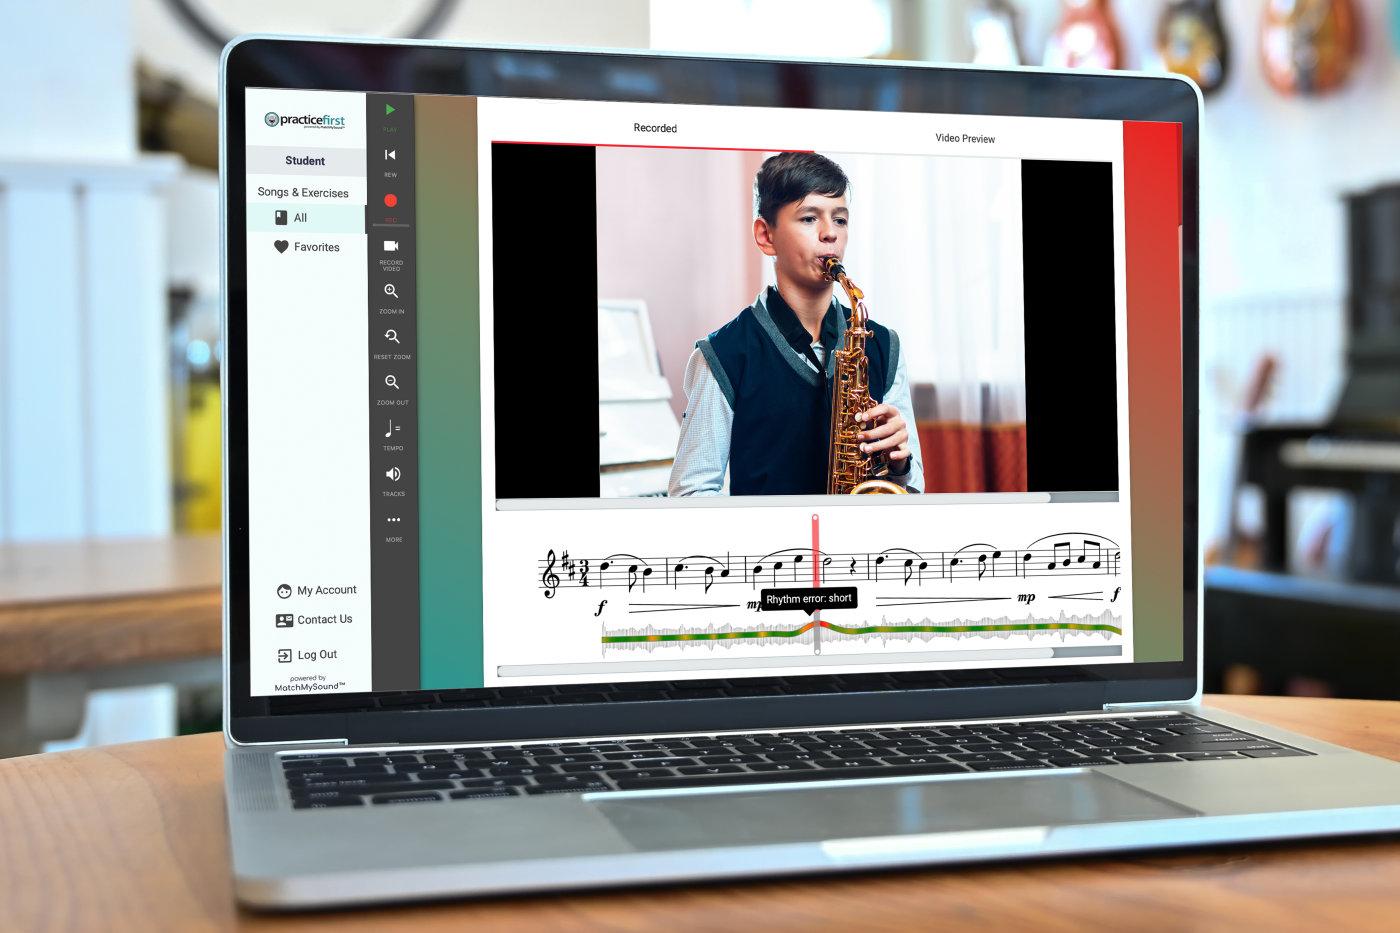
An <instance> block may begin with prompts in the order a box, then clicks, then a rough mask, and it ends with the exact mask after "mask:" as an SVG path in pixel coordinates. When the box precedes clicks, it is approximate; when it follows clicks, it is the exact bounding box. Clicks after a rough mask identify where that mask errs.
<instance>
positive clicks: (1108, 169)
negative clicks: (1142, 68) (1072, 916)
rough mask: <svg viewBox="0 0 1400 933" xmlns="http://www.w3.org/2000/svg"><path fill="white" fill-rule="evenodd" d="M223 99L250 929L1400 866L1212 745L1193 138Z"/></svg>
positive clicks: (1037, 113)
mask: <svg viewBox="0 0 1400 933" xmlns="http://www.w3.org/2000/svg"><path fill="white" fill-rule="evenodd" d="M221 81H222V90H221V93H222V105H221V113H222V120H223V124H222V130H223V135H222V145H223V152H222V160H221V167H222V172H221V180H222V185H223V195H224V203H223V238H224V247H225V249H224V262H225V278H224V282H225V292H224V299H225V302H226V313H225V317H224V331H223V393H224V394H223V406H224V418H225V421H224V424H225V447H224V450H225V473H224V475H225V477H226V482H225V492H226V499H225V503H226V513H225V514H226V516H227V518H226V522H225V532H224V534H225V556H226V569H225V578H224V579H225V594H224V595H225V598H224V606H225V631H224V644H225V661H226V679H225V683H226V697H225V700H226V703H225V735H226V739H227V744H228V751H227V756H226V775H227V776H226V781H227V804H228V819H229V828H230V835H231V839H232V853H233V858H232V863H233V871H234V874H235V876H236V890H237V895H238V897H239V899H240V900H241V901H242V902H244V903H245V904H248V905H250V906H254V907H260V908H268V909H290V908H314V907H331V906H346V905H355V904H368V903H384V902H393V901H402V900H409V899H425V898H444V897H455V896H469V895H497V894H506V893H519V892H527V891H545V890H557V889H567V888H579V887H592V886H601V885H637V884H657V883H683V882H693V881H698V880H714V879H726V878H753V877H756V876H764V875H784V874H798V873H818V872H834V871H847V870H853V869H871V868H879V867H907V866H912V865H934V864H952V863H960V862H967V861H971V860H989V859H1008V858H1031V857H1047V856H1059V855H1068V854H1079V853H1088V852H1103V851H1125V850H1134V849H1146V848H1152V847H1166V846H1181V845H1196V844H1210V843H1223V842H1239V841H1245V840H1264V839H1281V838H1293V837H1302V836H1312V835H1328V834H1341V833H1362V832H1377V831H1393V830H1396V829H1397V828H1400V765H1398V764H1395V763H1391V762H1388V761H1383V760H1380V759H1377V758H1374V757H1369V756H1366V755H1363V754H1359V753H1356V752H1352V751H1348V750H1345V749H1342V748H1338V747H1335V746H1331V745H1328V744H1325V743H1322V742H1318V741H1315V740H1313V739H1310V738H1306V737H1304V736H1300V735H1295V734H1292V733H1289V732H1286V731H1284V730H1281V729H1278V728H1275V727H1273V726H1269V725H1265V724H1262V723H1257V722H1252V721H1250V720H1247V719H1244V718H1242V717H1239V716H1236V715H1232V714H1229V713H1226V712H1221V711H1217V710H1212V709H1208V708H1203V707H1202V706H1201V705H1200V701H1201V663H1200V661H1201V656H1200V651H1201V588H1200V578H1201V556H1200V550H1199V547H1198V544H1197V515H1196V502H1197V484H1198V476H1197V468H1196V451H1197V443H1196V438H1197V399H1198V389H1197V378H1198V356H1197V349H1196V334H1197V324H1198V308H1199V290H1198V274H1197V270H1198V257H1199V253H1198V244H1199V216H1200V214H1199V206H1198V172H1199V151H1200V135H1201V132H1202V105H1201V98H1200V95H1199V93H1198V91H1197V89H1196V88H1195V86H1194V85H1192V84H1190V83H1189V82H1187V81H1185V80H1182V79H1179V78H1176V77H1172V76H1147V75H1139V74H1125V73H1085V72H1053V71H1043V70H1033V69H1026V70H1007V69H1001V70H998V69H986V68H974V67H954V66H931V65H924V64H915V63H905V62H876V61H861V62H835V61H816V60H807V61H769V60H763V59H757V58H743V57H706V56H696V55H667V54H660V53H654V52H607V51H580V50H566V49H538V48H507V47H462V46H454V45H443V44H430V43H420V42H413V43H396V42H379V41H374V42H369V41H349V40H334V41H331V40H327V41H320V40H308V39H287V38H276V37H253V38H246V39H242V40H239V41H237V42H235V43H233V44H231V45H230V46H229V47H228V48H227V49H226V51H225V53H224V57H223V64H222V70H221ZM872 484H873V485H872ZM867 492H869V493H874V494H863V493H867ZM855 493H862V494H855Z"/></svg>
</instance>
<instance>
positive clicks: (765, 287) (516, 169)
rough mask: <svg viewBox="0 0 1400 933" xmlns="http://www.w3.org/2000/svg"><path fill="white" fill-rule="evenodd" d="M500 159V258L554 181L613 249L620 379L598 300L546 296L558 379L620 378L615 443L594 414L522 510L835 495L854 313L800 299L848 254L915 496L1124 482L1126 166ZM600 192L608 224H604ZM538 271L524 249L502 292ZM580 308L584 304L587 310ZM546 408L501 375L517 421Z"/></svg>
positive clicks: (505, 321) (548, 148) (687, 153)
mask: <svg viewBox="0 0 1400 933" xmlns="http://www.w3.org/2000/svg"><path fill="white" fill-rule="evenodd" d="M493 153H494V163H495V165H496V171H495V173H494V175H493V185H494V189H495V201H496V205H497V207H496V213H495V216H494V225H495V231H494V233H495V240H496V242H497V243H514V242H518V241H519V240H520V239H521V236H522V234H524V232H525V231H524V230H522V229H520V228H521V227H523V226H526V222H525V219H524V218H525V215H526V214H529V213H531V212H530V211H528V210H527V209H526V204H527V203H528V202H529V200H530V197H531V195H530V192H529V190H528V187H529V182H528V178H530V177H534V178H568V179H569V183H570V189H571V192H572V193H571V194H570V196H569V199H568V200H569V208H568V209H569V211H570V212H571V213H572V214H574V215H575V216H574V220H575V222H576V224H577V228H576V229H573V230H571V231H570V233H569V237H570V240H571V242H574V243H576V244H577V248H578V255H577V261H578V262H579V263H582V262H585V261H586V255H587V253H588V252H590V251H592V252H596V256H597V265H596V289H597V298H596V313H597V329H596V342H597V358H596V367H597V368H596V370H594V371H590V370H591V369H592V364H593V362H594V360H593V359H591V358H588V357H586V356H585V355H584V353H583V350H582V344H583V343H584V342H586V341H587V340H588V338H589V337H591V336H595V333H590V331H591V328H590V327H589V326H588V325H589V324H590V323H591V322H590V321H589V320H588V318H589V316H590V315H589V309H588V308H586V307H584V306H583V305H582V302H584V301H588V300H589V296H588V295H587V294H585V293H584V290H583V289H581V288H580V289H572V290H568V289H565V290H561V291H556V292H553V293H551V294H548V295H546V294H543V293H541V294H539V297H540V298H544V299H546V300H545V301H543V302H542V307H545V306H547V307H548V312H547V314H545V315H544V320H546V321H547V320H560V321H562V320H564V319H567V321H568V323H567V325H562V324H561V325H559V326H552V325H546V326H545V327H544V328H543V332H540V331H535V332H533V333H532V341H533V342H547V343H549V344H551V350H552V351H553V352H552V353H549V351H546V352H547V353H549V355H550V357H551V359H553V360H555V361H558V362H559V363H560V365H561V366H562V367H563V368H562V370H561V369H556V368H555V367H554V366H551V367H550V368H549V369H547V370H545V371H543V372H542V373H541V375H542V376H548V377H549V378H548V379H547V380H546V381H547V382H548V383H549V384H550V385H551V386H553V385H559V384H562V383H567V384H569V385H570V386H571V388H573V387H575V386H576V387H577V388H578V389H579V390H582V388H583V386H584V385H586V384H596V385H597V387H598V388H597V393H598V396H597V411H596V419H597V420H596V432H595V431H594V425H593V423H592V415H593V412H592V411H585V410H584V409H583V407H582V406H581V405H579V404H577V403H576V400H573V399H571V401H570V418H571V419H572V420H574V421H576V422H577V423H578V424H577V426H576V429H575V430H574V431H573V432H572V435H571V438H572V439H573V441H574V444H571V445H570V448H569V451H568V453H567V455H566V456H565V457H564V458H563V459H562V460H561V461H560V462H559V464H558V467H557V468H556V469H554V470H553V471H552V474H553V475H552V478H551V482H550V483H549V484H545V485H540V484H535V483H532V482H529V481H528V480H527V479H526V474H524V473H522V472H521V471H520V470H517V469H510V468H509V467H508V464H507V463H505V462H502V463H500V464H499V465H498V470H497V489H496V493H497V497H498V498H502V499H509V498H534V497H547V498H557V497H563V496H571V497H591V496H601V497H608V498H611V497H646V496H650V497H662V496H670V497H695V496H720V495H804V494H805V495H812V494H825V493H827V491H828V472H829V464H828V448H829V446H830V428H829V426H830V424H831V423H832V421H831V419H832V411H831V404H832V399H831V395H832V388H831V385H832V382H833V377H834V375H835V368H836V367H835V361H834V360H833V351H836V350H839V349H842V347H843V346H844V341H843V340H842V337H843V335H844V334H845V332H846V331H847V330H848V329H850V328H849V325H850V316H851V307H850V298H849V294H848V293H847V292H846V291H845V289H844V288H843V287H833V286H832V285H830V284H827V285H826V287H827V288H828V289H829V290H830V292H831V293H832V298H831V304H830V307H828V308H826V309H824V312H823V311H822V309H816V311H815V312H814V311H813V310H812V309H804V310H805V311H806V314H807V318H806V320H805V321H804V320H802V319H800V318H799V316H798V314H797V313H796V312H795V311H794V310H793V309H792V307H791V306H790V303H789V302H788V301H787V300H785V299H784V293H785V292H786V293H787V294H788V295H789V296H792V297H794V303H799V304H800V303H801V301H802V300H803V298H804V296H805V295H806V294H807V293H809V292H815V291H817V290H818V289H819V288H820V287H821V286H822V285H823V281H822V278H823V276H822V270H821V268H820V264H821V260H822V259H823V258H836V259H838V260H839V261H840V263H841V265H842V266H843V267H844V271H845V273H846V278H847V281H849V282H850V283H851V284H853V285H854V286H855V287H856V288H858V289H859V291H860V292H861V293H862V294H863V296H864V299H863V301H864V305H865V307H866V308H867V309H868V316H869V317H868V319H869V322H870V325H869V326H868V327H867V328H866V330H868V331H870V333H871V336H870V337H869V338H867V339H865V340H864V341H862V343H863V350H864V353H865V356H866V358H867V360H868V364H867V373H868V375H867V377H866V386H867V391H868V393H869V397H870V401H871V403H872V404H871V406H870V407H871V408H874V407H875V406H879V405H883V406H884V407H883V408H882V409H880V411H881V413H882V417H880V418H879V419H878V420H881V421H885V422H895V423H896V425H898V427H899V430H898V431H896V430H895V429H894V427H891V428H890V436H887V437H879V436H876V433H877V432H876V431H875V430H872V431H871V435H870V436H871V438H872V439H871V440H870V441H869V446H871V447H872V448H873V447H877V446H878V445H880V444H882V443H883V444H888V445H890V446H889V448H888V450H887V451H886V454H887V456H889V459H890V461H891V462H890V463H889V464H888V465H887V473H886V474H885V475H887V476H888V478H889V479H890V480H891V481H892V482H894V483H895V484H896V485H898V486H899V487H901V489H902V490H904V491H907V492H910V493H998V492H1030V491H1037V492H1052V491H1054V492H1062V491H1095V492H1104V493H1112V492H1116V491H1117V490H1118V488H1119V478H1118V457H1117V447H1118V438H1117V430H1118V424H1117V420H1118V412H1117V391H1116V378H1117V373H1116V370H1117V366H1116V350H1117V348H1116V344H1115V339H1116V338H1115V333H1114V327H1115V319H1114V317H1115V313H1114V256H1113V205H1112V196H1113V192H1112V173H1111V166H1110V165H1109V163H1095V162H1046V161H1031V160H1015V159H1002V158H975V157H939V156H922V155H884V154H869V153H863V154H853V153H841V152H821V153H816V152H810V153H809V152H790V153H777V152H768V151H748V150H722V149H682V148H665V147H656V146H647V147H627V146H608V147H596V148H595V147H582V146H555V145H524V144H500V143H497V144H496V145H495V146H494V147H493ZM765 167H766V169H765ZM765 171H766V172H767V174H768V175H769V176H774V177H770V178H769V179H767V181H768V186H769V188H770V189H772V191H770V192H769V194H768V197H769V200H773V199H774V198H783V199H788V198H790V199H791V200H786V201H785V203H782V204H772V205H769V206H767V209H768V210H769V213H771V214H773V215H774V217H773V222H772V223H770V222H769V221H768V220H766V219H765V218H764V217H763V216H762V213H761V211H760V207H761V206H764V205H761V201H762V200H763V193H762V192H761V191H760V187H761V185H760V182H762V181H763V180H764V179H763V178H762V177H761V176H763V175H764V173H765ZM590 181H591V183H592V184H591V186H590V185H589V182H590ZM814 184H815V185H817V186H818V187H822V186H824V187H825V190H824V191H817V190H812V186H813V185H814ZM575 187H577V188H579V189H582V190H580V191H576V192H575V191H573V189H574V188H575ZM589 187H591V188H592V190H593V192H594V194H595V203H594V204H593V205H592V209H593V216H592V217H591V218H589V219H581V218H578V217H577V213H578V212H580V211H583V210H584V208H581V207H580V205H579V203H578V202H579V201H580V200H581V198H582V197H586V193H585V192H586V191H587V190H588V188H589ZM522 189H523V190H524V193H523V194H522ZM774 192H776V193H774ZM539 209H540V210H548V208H546V207H545V206H544V205H543V204H540V205H539ZM590 221H591V222H590ZM782 224H786V225H787V226H788V227H790V228H792V232H791V233H790V234H788V235H784V230H783V228H782V226H781V225H782ZM819 227H820V228H822V229H818V228H819ZM593 231H596V234H595V236H596V240H591V239H590V238H588V236H587V234H588V233H592V232H593ZM803 231H805V232H803ZM590 247H591V250H590ZM530 262H531V257H530V256H529V255H528V254H522V253H517V252H516V251H514V250H512V251H510V252H509V253H501V252H498V253H497V268H498V279H499V278H506V279H508V280H514V279H515V278H516V276H517V274H524V270H523V268H518V267H524V266H527V265H529V264H530ZM579 272H580V270H577V269H575V270H571V271H568V272H566V273H565V274H566V275H568V276H570V277H571V278H572V277H573V276H574V275H575V274H578V273H579ZM590 284H591V283H590ZM565 296H567V300H569V301H570V302H571V303H573V302H577V303H578V304H577V305H576V306H571V307H569V308H567V309H565V308H563V307H562V306H561V304H560V303H561V302H562V301H563V300H565ZM809 303H810V302H809ZM591 305H592V301H590V306H591ZM522 313H523V307H522V302H521V296H520V295H519V294H517V293H515V292H514V291H512V293H511V294H510V295H508V296H506V295H502V296H499V297H498V299H497V302H496V307H495V314H496V332H497V340H498V352H503V351H505V349H506V347H505V345H504V344H505V343H507V342H508V340H503V339H502V335H505V334H514V333H515V332H516V322H517V321H518V320H519V319H520V317H521V315H522ZM556 315H557V318H556V317H555V316H556ZM539 323H544V322H543V321H539ZM814 331H815V333H814ZM509 339H514V338H513V337H512V338H509ZM819 366H820V367H822V369H824V372H822V373H821V378H818V367H819ZM555 380H559V381H558V382H556V381H555ZM520 392H521V387H520V386H519V385H518V384H517V382H516V377H515V375H514V374H513V373H512V372H511V371H509V370H507V369H504V368H503V369H500V370H498V371H497V376H496V395H497V404H498V406H501V414H502V415H505V411H504V408H505V407H507V406H510V405H512V404H514V402H513V401H512V400H515V399H518V398H520ZM541 401H543V399H541ZM871 427H872V428H878V424H876V423H871ZM496 430H497V439H496V447H497V455H498V458H502V457H504V458H505V459H506V460H508V459H509V458H510V457H511V456H512V453H511V451H512V450H513V447H514V445H513V444H512V443H511V439H510V434H511V432H513V431H515V430H516V428H515V425H514V424H513V423H512V419H510V418H509V417H500V418H498V421H497V428H496ZM594 433H596V458H595V457H594V453H595V451H594V443H593V439H592V437H590V436H586V435H592V434H594ZM896 439H898V440H899V443H898V444H897V445H896V444H895V443H894V442H895V440H896ZM876 452H878V451H876ZM890 455H892V456H890ZM595 476H596V479H595Z"/></svg>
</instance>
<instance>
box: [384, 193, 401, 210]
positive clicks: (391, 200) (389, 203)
mask: <svg viewBox="0 0 1400 933" xmlns="http://www.w3.org/2000/svg"><path fill="white" fill-rule="evenodd" d="M397 203H399V199H398V198H397V197H395V196H394V195H392V194H386V195H384V204H385V206H386V207H393V206H394V205H395V204H397Z"/></svg>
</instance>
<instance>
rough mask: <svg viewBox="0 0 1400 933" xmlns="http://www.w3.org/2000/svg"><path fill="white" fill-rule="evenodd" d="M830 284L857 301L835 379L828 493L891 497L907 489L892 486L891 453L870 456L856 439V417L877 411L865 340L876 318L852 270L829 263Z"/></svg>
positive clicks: (833, 262) (854, 304)
mask: <svg viewBox="0 0 1400 933" xmlns="http://www.w3.org/2000/svg"><path fill="white" fill-rule="evenodd" d="M825 278H826V280H827V281H828V282H839V283H841V287H842V288H843V289H845V290H846V297H847V298H849V299H850V302H851V319H850V320H849V321H847V322H846V338H845V341H844V343H843V344H842V346H841V348H840V349H839V350H837V351H836V368H835V375H834V376H833V378H832V385H831V448H830V451H829V453H828V455H827V474H826V491H827V494H828V495H848V494H849V495H853V496H861V495H889V494H893V493H905V492H907V491H908V490H906V489H905V488H904V487H903V486H900V485H899V484H897V483H892V482H890V481H889V480H888V479H885V477H886V476H888V475H889V473H890V458H889V456H888V454H887V453H886V452H885V451H883V450H882V451H879V452H878V453H874V454H870V455H868V456H867V455H866V454H863V453H861V452H860V442H859V441H857V440H856V435H857V434H859V433H860V431H861V426H860V424H859V423H858V422H857V421H856V413H857V412H862V411H869V410H870V409H871V408H873V407H874V406H875V401H874V400H873V399H872V398H871V397H870V361H869V360H868V359H867V358H866V356H865V338H866V337H869V336H870V331H868V330H866V329H865V322H866V321H868V320H869V319H870V312H869V311H868V310H866V307H865V302H864V301H863V300H862V299H863V298H864V297H865V293H864V292H862V291H861V290H860V289H859V288H857V287H856V285H855V283H854V282H852V281H851V280H850V279H849V278H847V277H846V269H845V267H843V266H842V265H841V263H839V262H837V261H836V260H835V259H828V260H827V261H826V275H825Z"/></svg>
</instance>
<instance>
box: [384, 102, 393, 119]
mask: <svg viewBox="0 0 1400 933" xmlns="http://www.w3.org/2000/svg"><path fill="white" fill-rule="evenodd" d="M393 112H394V108H393V107H391V106H389V105H388V104H385V105H384V116H386V117H387V116H388V115H389V114H391V113H393Z"/></svg>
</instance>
